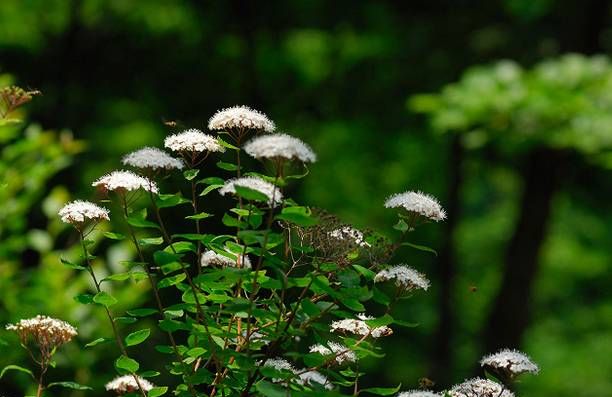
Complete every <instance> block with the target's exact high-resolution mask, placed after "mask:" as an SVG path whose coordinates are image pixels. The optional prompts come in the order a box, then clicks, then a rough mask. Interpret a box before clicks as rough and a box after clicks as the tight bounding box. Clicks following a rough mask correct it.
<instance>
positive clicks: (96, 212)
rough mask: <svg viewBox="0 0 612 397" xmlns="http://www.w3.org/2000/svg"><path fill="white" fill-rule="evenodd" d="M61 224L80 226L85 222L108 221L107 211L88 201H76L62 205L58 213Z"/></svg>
mask: <svg viewBox="0 0 612 397" xmlns="http://www.w3.org/2000/svg"><path fill="white" fill-rule="evenodd" d="M58 215H59V216H60V218H61V219H62V222H65V223H69V224H71V225H81V224H83V223H84V222H87V221H102V220H109V217H108V210H107V209H106V208H102V207H100V206H98V205H96V204H94V203H92V202H89V201H81V200H76V201H72V202H70V203H68V204H66V205H64V206H63V207H62V208H61V209H60V210H59V212H58Z"/></svg>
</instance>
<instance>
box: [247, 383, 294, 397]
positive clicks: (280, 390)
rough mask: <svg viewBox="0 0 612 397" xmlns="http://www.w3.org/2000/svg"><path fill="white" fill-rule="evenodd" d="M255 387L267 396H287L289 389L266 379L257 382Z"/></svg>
mask: <svg viewBox="0 0 612 397" xmlns="http://www.w3.org/2000/svg"><path fill="white" fill-rule="evenodd" d="M255 388H256V389H257V391H258V392H260V393H261V394H263V395H264V396H266V397H287V389H285V388H284V387H281V386H279V385H275V384H273V383H270V382H267V381H265V380H262V381H259V382H257V384H256V385H255Z"/></svg>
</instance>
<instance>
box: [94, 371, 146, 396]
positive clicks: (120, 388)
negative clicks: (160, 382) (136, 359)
mask: <svg viewBox="0 0 612 397" xmlns="http://www.w3.org/2000/svg"><path fill="white" fill-rule="evenodd" d="M134 377H136V378H138V383H140V386H141V387H142V390H143V391H145V392H148V391H150V390H151V389H152V388H153V387H155V386H154V385H153V384H152V383H151V382H149V381H148V380H146V379H143V378H141V377H140V376H138V375H123V376H119V377H117V378H115V379H113V380H111V381H110V382H108V383H107V384H106V386H105V387H106V390H107V391H114V392H115V393H117V394H125V393H131V392H135V391H138V390H139V389H138V383H136V380H135V379H134Z"/></svg>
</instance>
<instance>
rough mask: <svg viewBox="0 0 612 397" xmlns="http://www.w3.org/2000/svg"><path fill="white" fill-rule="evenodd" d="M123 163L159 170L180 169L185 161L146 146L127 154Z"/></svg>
mask: <svg viewBox="0 0 612 397" xmlns="http://www.w3.org/2000/svg"><path fill="white" fill-rule="evenodd" d="M121 162H122V163H123V165H129V166H131V167H135V168H142V169H150V170H152V171H157V170H159V169H164V170H172V169H177V170H180V169H182V168H183V166H184V165H183V162H182V161H181V160H179V159H175V158H174V157H172V156H170V155H169V154H168V153H166V152H164V151H163V150H160V149H158V148H155V147H144V148H142V149H139V150H136V151H135V152H132V153H129V154H126V155H125V156H123V159H122V160H121Z"/></svg>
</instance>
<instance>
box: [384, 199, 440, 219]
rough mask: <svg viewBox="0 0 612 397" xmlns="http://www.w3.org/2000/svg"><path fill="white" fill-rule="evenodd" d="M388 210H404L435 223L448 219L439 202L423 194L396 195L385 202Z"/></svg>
mask: <svg viewBox="0 0 612 397" xmlns="http://www.w3.org/2000/svg"><path fill="white" fill-rule="evenodd" d="M385 207H386V208H404V209H406V210H407V211H408V212H412V213H414V214H417V215H420V216H424V217H425V218H429V219H431V220H433V221H436V222H438V221H441V220H444V219H445V218H446V212H445V211H444V209H442V206H441V205H440V203H439V202H438V200H437V199H436V198H435V197H433V196H430V195H429V194H425V193H422V192H405V193H398V194H394V195H393V196H391V197H389V198H388V199H387V201H385Z"/></svg>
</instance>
